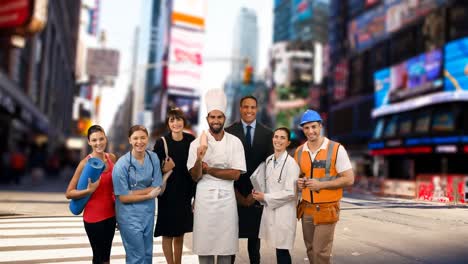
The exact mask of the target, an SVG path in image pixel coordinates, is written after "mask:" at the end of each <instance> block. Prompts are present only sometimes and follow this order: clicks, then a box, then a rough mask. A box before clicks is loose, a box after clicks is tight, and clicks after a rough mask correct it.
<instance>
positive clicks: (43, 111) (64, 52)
mask: <svg viewBox="0 0 468 264" xmlns="http://www.w3.org/2000/svg"><path fill="white" fill-rule="evenodd" d="M5 2H8V1H3V2H2V3H5ZM9 2H12V3H13V2H15V3H16V1H9ZM46 2H47V1H22V4H20V5H14V6H15V8H20V9H21V8H25V10H24V12H25V13H26V14H28V13H29V11H31V10H33V9H34V8H36V7H37V8H40V5H42V7H43V8H44V9H46V10H47V12H45V11H46V10H41V11H42V12H43V13H40V14H44V13H45V14H47V17H45V19H44V21H45V20H46V21H47V22H46V24H45V27H44V29H43V30H42V31H40V32H37V33H35V34H34V35H28V36H27V37H25V38H24V39H21V38H16V37H12V35H11V32H12V31H14V29H13V28H8V26H5V25H3V24H2V23H3V22H5V21H8V17H11V16H10V15H11V14H9V12H16V11H18V10H13V9H11V10H6V11H5V12H3V13H2V14H1V15H0V21H2V22H1V23H0V98H1V99H0V102H1V103H0V151H5V150H8V149H11V148H14V147H17V146H18V145H22V144H23V145H24V144H28V143H30V141H33V140H34V139H35V138H37V137H38V136H39V135H40V136H41V138H44V136H48V137H49V139H50V140H49V146H52V145H54V144H59V143H61V142H63V139H64V138H65V137H66V136H68V135H70V133H71V130H72V106H73V97H74V95H75V94H76V93H77V91H76V90H77V89H76V86H75V55H76V45H77V38H78V26H79V17H80V6H81V3H80V2H81V1H71V2H68V1H64V0H62V1H48V4H47V6H45V5H44V3H46ZM25 3H26V5H30V4H31V3H36V6H35V7H32V6H22V5H23V4H25ZM5 4H6V3H5ZM18 12H23V11H21V10H20V11H18ZM3 16H4V17H3ZM4 18H6V20H5V19H4ZM16 32H18V31H16ZM12 40H16V41H12ZM17 40H20V41H19V42H18V41H17ZM21 40H22V41H21Z"/></svg>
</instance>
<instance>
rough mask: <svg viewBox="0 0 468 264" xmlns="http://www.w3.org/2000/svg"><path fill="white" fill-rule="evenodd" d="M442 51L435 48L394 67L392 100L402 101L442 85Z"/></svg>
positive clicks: (390, 98)
mask: <svg viewBox="0 0 468 264" xmlns="http://www.w3.org/2000/svg"><path fill="white" fill-rule="evenodd" d="M441 70H442V52H441V51H440V50H438V49H437V50H434V51H431V52H428V53H425V54H421V55H419V56H416V57H413V58H411V59H409V60H407V61H405V62H403V63H401V64H398V65H395V66H393V67H392V69H391V71H392V73H391V80H390V82H391V85H390V95H389V100H390V102H391V103H392V102H396V101H401V100H402V99H406V98H409V97H412V96H414V95H417V94H422V93H425V92H427V91H431V90H437V89H439V88H440V87H441V86H442V80H441V79H440V77H441V76H440V75H441Z"/></svg>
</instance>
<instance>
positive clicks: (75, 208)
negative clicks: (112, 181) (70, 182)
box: [69, 158, 106, 215]
mask: <svg viewBox="0 0 468 264" xmlns="http://www.w3.org/2000/svg"><path fill="white" fill-rule="evenodd" d="M105 168H106V165H105V164H104V162H103V161H102V160H100V159H98V158H89V159H88V162H87V163H86V165H85V167H84V168H83V171H82V172H81V175H80V179H79V180H78V184H77V186H76V189H77V190H85V189H86V188H88V179H89V178H91V181H92V182H95V181H97V180H98V179H99V177H100V176H101V173H102V172H103V171H104V169H105ZM90 196H91V195H86V196H85V197H83V198H80V199H72V200H71V201H70V206H69V208H70V211H71V212H72V213H73V214H74V215H79V214H81V212H83V209H84V207H85V205H86V203H87V202H88V200H89V197H90Z"/></svg>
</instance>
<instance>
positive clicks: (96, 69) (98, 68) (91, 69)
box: [86, 48, 120, 78]
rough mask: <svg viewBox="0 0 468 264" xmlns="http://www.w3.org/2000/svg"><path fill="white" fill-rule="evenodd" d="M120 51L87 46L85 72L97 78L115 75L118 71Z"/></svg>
mask: <svg viewBox="0 0 468 264" xmlns="http://www.w3.org/2000/svg"><path fill="white" fill-rule="evenodd" d="M119 59H120V53H119V51H117V50H113V49H96V48H89V49H88V53H87V59H86V73H87V74H88V75H91V76H95V77H98V78H104V77H108V76H112V77H116V76H117V75H118V72H119Z"/></svg>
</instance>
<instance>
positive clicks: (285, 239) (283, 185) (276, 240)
mask: <svg viewBox="0 0 468 264" xmlns="http://www.w3.org/2000/svg"><path fill="white" fill-rule="evenodd" d="M266 163H267V166H266V191H265V202H264V203H263V204H264V207H263V214H262V222H261V224H260V232H259V238H261V239H264V240H265V241H266V243H267V244H268V245H269V246H272V247H274V248H279V249H289V250H290V249H292V248H293V246H294V240H295V237H296V224H297V220H296V201H297V199H296V197H297V196H296V193H297V192H296V182H297V179H298V177H299V172H300V169H299V166H298V165H297V163H296V161H295V160H294V158H293V157H291V156H290V155H289V154H288V153H287V152H286V151H285V152H283V154H281V155H280V157H279V158H278V159H277V161H276V165H275V162H274V156H273V155H271V156H270V157H268V158H267V159H266ZM281 171H282V172H281ZM280 174H281V175H280Z"/></svg>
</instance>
